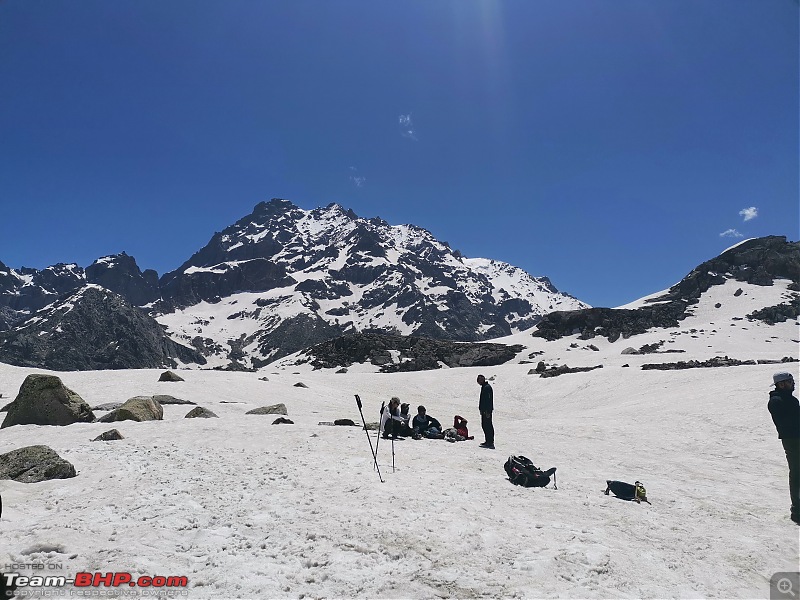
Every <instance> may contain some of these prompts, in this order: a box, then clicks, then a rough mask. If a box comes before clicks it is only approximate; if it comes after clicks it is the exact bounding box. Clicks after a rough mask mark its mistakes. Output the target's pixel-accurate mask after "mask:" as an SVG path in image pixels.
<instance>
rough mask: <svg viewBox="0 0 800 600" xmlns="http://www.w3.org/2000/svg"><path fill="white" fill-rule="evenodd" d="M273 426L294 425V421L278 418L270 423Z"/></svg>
mask: <svg viewBox="0 0 800 600" xmlns="http://www.w3.org/2000/svg"><path fill="white" fill-rule="evenodd" d="M272 424H273V425H294V421H292V420H291V419H284V418H283V417H278V418H277V419H275V420H274V421H273V422H272Z"/></svg>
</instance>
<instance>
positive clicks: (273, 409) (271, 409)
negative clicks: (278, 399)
mask: <svg viewBox="0 0 800 600" xmlns="http://www.w3.org/2000/svg"><path fill="white" fill-rule="evenodd" d="M245 414H246V415H288V414H289V412H288V411H287V410H286V405H285V404H283V403H280V404H273V405H271V406H261V407H259V408H254V409H253V410H248V411H247V412H246V413H245Z"/></svg>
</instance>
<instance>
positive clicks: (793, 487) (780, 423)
mask: <svg viewBox="0 0 800 600" xmlns="http://www.w3.org/2000/svg"><path fill="white" fill-rule="evenodd" d="M772 381H773V382H774V384H775V389H774V390H772V391H771V392H770V393H769V403H768V404H767V408H768V409H769V413H770V414H771V415H772V422H773V423H775V429H777V430H778V437H779V438H780V440H781V443H782V444H783V450H784V451H785V452H786V460H787V461H788V463H789V495H790V496H791V498H792V512H791V517H790V518H791V519H792V521H794V522H795V523H797V524H798V525H800V402H798V401H797V398H795V397H794V396H793V395H792V392H793V391H794V377H793V376H792V374H791V373H787V372H785V371H781V372H780V373H775V375H773V376H772Z"/></svg>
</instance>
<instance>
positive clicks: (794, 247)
mask: <svg viewBox="0 0 800 600" xmlns="http://www.w3.org/2000/svg"><path fill="white" fill-rule="evenodd" d="M729 279H735V280H737V281H742V282H746V283H751V284H754V285H762V286H768V285H773V283H774V281H775V280H776V279H788V280H790V281H791V282H792V284H791V286H790V288H791V289H794V290H795V291H800V242H788V241H787V240H786V238H785V237H783V236H768V237H763V238H757V239H753V240H748V241H746V242H743V243H742V244H739V245H738V246H736V247H734V248H731V249H730V250H727V251H726V252H723V253H722V254H720V255H719V256H717V257H715V258H712V259H711V260H708V261H706V262H704V263H702V264H701V265H699V266H698V267H696V268H695V269H693V270H692V272H691V273H689V274H688V275H687V276H686V277H684V278H683V279H682V280H681V281H680V282H678V283H677V284H675V285H674V286H672V287H671V288H670V289H669V290H668V291H667V292H666V293H665V294H663V295H661V296H659V297H657V298H652V299H650V300H649V302H651V303H657V304H653V305H652V306H643V307H641V308H637V309H634V310H625V309H611V308H590V309H585V310H576V311H562V312H553V313H550V314H549V315H546V316H545V317H544V318H543V319H542V320H541V321H540V322H539V324H538V325H537V327H536V331H535V332H534V333H533V335H534V336H537V337H542V338H545V339H547V340H555V339H558V338H561V337H564V336H568V335H574V334H580V338H581V339H589V338H592V337H595V336H600V337H605V338H608V339H609V340H610V341H614V340H616V339H618V338H619V337H620V336H622V337H624V338H627V337H630V336H631V335H636V334H640V333H644V332H645V331H647V330H648V329H649V328H652V327H675V326H677V325H678V322H679V321H681V320H682V319H684V318H685V317H686V315H687V308H688V307H690V306H692V305H694V304H696V303H697V302H698V300H699V298H700V296H701V295H702V294H703V293H704V292H706V291H708V289H709V288H711V287H712V286H715V285H721V284H723V283H725V282H726V281H728V280H729ZM773 308H774V310H765V311H764V312H763V313H762V312H759V313H754V315H755V316H754V317H751V318H761V317H762V316H764V315H765V317H764V318H765V320H769V319H775V318H777V319H779V320H780V319H781V317H782V318H783V319H784V320H785V319H786V318H788V317H791V315H794V316H796V314H797V300H794V301H792V302H790V303H788V304H787V305H786V306H785V307H784V305H780V306H779V307H773ZM776 315H777V316H776ZM744 316H745V315H742V317H744Z"/></svg>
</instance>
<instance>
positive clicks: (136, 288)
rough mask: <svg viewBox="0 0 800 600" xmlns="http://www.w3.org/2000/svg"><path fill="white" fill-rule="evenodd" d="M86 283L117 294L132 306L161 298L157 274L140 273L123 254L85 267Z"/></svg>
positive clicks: (151, 272)
mask: <svg viewBox="0 0 800 600" xmlns="http://www.w3.org/2000/svg"><path fill="white" fill-rule="evenodd" d="M86 281H87V282H88V283H95V284H97V285H99V286H102V287H104V288H106V289H107V290H111V291H112V292H114V293H116V294H119V295H120V296H122V297H123V298H125V299H126V300H127V301H128V302H130V303H131V304H133V305H134V306H143V305H145V304H149V303H151V302H154V301H155V300H158V298H160V296H161V292H160V290H159V286H158V273H156V272H155V271H153V270H152V269H147V270H146V271H144V272H142V271H141V270H140V269H139V266H138V265H137V264H136V260H135V259H134V258H133V257H132V256H128V255H127V254H126V253H125V252H123V253H121V254H117V255H115V256H106V257H104V258H101V259H98V260H96V261H95V262H93V263H92V264H91V265H89V266H88V267H86Z"/></svg>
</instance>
